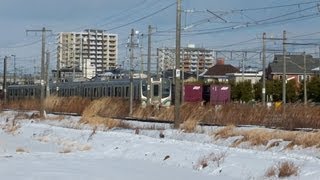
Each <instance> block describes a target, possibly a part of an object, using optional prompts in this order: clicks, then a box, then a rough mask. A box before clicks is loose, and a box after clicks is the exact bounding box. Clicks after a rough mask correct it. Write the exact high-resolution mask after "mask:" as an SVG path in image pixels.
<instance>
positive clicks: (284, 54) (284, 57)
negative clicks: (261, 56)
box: [282, 31, 287, 108]
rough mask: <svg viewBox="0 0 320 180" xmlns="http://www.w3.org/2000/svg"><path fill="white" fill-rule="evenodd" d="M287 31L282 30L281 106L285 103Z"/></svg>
mask: <svg viewBox="0 0 320 180" xmlns="http://www.w3.org/2000/svg"><path fill="white" fill-rule="evenodd" d="M286 36H287V32H286V31H283V74H282V103H283V108H285V105H286V89H287V88H286V81H287V77H286V76H287V72H286V71H287V67H286V66H287V61H286V53H287V52H286V51H287V50H286V38H287V37H286Z"/></svg>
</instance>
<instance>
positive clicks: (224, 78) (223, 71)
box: [201, 59, 240, 82]
mask: <svg viewBox="0 0 320 180" xmlns="http://www.w3.org/2000/svg"><path fill="white" fill-rule="evenodd" d="M239 72H240V71H239V69H238V68H236V67H234V66H232V65H231V64H224V59H218V60H217V63H216V64H215V65H214V66H212V67H211V68H209V69H208V71H206V72H205V73H203V74H202V75H201V76H202V77H203V78H204V79H205V80H206V81H208V82H211V81H219V82H228V80H229V74H231V73H239Z"/></svg>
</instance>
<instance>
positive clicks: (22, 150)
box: [16, 147, 29, 153]
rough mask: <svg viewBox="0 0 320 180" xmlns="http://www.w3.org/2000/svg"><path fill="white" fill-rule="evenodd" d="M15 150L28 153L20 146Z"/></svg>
mask: <svg viewBox="0 0 320 180" xmlns="http://www.w3.org/2000/svg"><path fill="white" fill-rule="evenodd" d="M16 152H17V153H29V151H28V150H26V149H25V148H22V147H18V148H17V149H16Z"/></svg>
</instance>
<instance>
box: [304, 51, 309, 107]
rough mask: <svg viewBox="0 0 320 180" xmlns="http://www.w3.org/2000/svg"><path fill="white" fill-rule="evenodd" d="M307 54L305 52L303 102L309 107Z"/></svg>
mask: <svg viewBox="0 0 320 180" xmlns="http://www.w3.org/2000/svg"><path fill="white" fill-rule="evenodd" d="M306 61H307V58H306V52H303V100H304V105H307V101H308V99H307V67H306V63H307V62H306Z"/></svg>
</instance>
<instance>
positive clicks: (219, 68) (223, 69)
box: [204, 64, 240, 76]
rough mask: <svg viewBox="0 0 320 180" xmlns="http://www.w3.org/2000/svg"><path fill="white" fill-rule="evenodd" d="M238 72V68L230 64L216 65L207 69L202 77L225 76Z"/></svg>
mask: <svg viewBox="0 0 320 180" xmlns="http://www.w3.org/2000/svg"><path fill="white" fill-rule="evenodd" d="M237 72H240V71H239V69H238V68H236V67H234V66H232V65H230V64H216V65H214V66H212V67H211V68H209V69H208V71H207V72H206V73H205V74H204V76H225V75H226V74H227V73H237Z"/></svg>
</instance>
